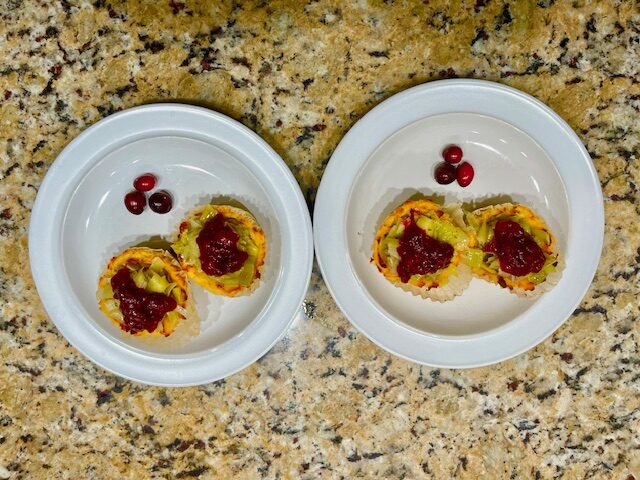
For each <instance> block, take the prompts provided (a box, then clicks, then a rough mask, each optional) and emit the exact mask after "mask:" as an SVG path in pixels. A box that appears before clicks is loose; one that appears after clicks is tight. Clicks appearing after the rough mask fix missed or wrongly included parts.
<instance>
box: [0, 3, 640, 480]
mask: <svg viewBox="0 0 640 480" xmlns="http://www.w3.org/2000/svg"><path fill="white" fill-rule="evenodd" d="M0 17H1V18H0V59H1V63H0V358H1V361H0V478H12V479H18V478H24V479H53V478H73V479H76V478H91V479H103V478H104V479H106V478H203V479H204V478H231V477H233V478H238V479H241V478H247V479H253V478H273V479H276V478H281V479H298V478H300V479H315V478H335V479H339V478H376V479H378V478H390V479H400V478H407V479H409V478H445V479H448V478H470V479H471V478H486V479H497V478H567V479H574V478H576V479H577V478H580V479H582V478H615V479H634V478H640V438H639V434H638V432H639V431H640V395H639V394H640V352H639V349H638V331H639V330H638V314H639V309H638V298H637V296H638V294H639V293H640V277H639V275H640V273H639V272H640V231H639V227H638V221H639V220H640V198H639V195H640V194H639V191H638V185H640V165H639V162H640V84H639V83H638V81H639V76H640V72H639V68H640V7H639V5H638V3H637V2H635V1H615V2H614V1H607V2H589V1H585V0H575V1H572V2H566V1H560V0H555V1H554V0H540V1H538V2H535V1H511V2H503V1H499V0H473V1H466V2H449V3H448V2H445V1H424V2H410V1H404V2H403V1H399V0H398V1H394V0H388V1H385V2H379V1H374V0H371V1H366V0H360V1H358V2H335V1H331V0H327V1H324V0H321V1H310V2H296V1H290V2H233V3H232V2H219V3H216V2H206V1H200V2H197V1H194V0H160V1H158V2H152V1H147V2H144V1H141V0H140V1H118V0H112V1H105V0H93V1H90V0H85V1H76V0H59V1H56V2H54V1H51V2H46V1H40V0H32V1H28V0H4V1H3V2H1V4H0ZM455 76H460V77H473V78H484V79H489V80H496V81H500V82H504V83H506V84H509V85H513V86H515V87H518V88H521V89H523V90H525V91H527V92H529V93H531V94H533V95H535V96H536V97H538V98H540V99H541V100H542V101H544V102H546V103H547V104H549V105H550V106H551V107H553V108H554V109H556V111H557V112H558V113H560V115H562V116H563V117H564V118H565V119H566V120H567V121H568V122H569V123H570V124H571V125H572V127H573V128H574V129H575V130H576V131H577V132H578V134H579V135H580V137H581V138H582V140H583V141H584V143H585V144H586V146H587V148H588V149H589V151H590V153H591V155H592V157H593V159H594V162H595V165H596V167H597V169H598V173H599V175H600V178H601V181H602V186H603V190H604V193H605V198H606V199H605V210H606V220H607V222H606V223H607V226H606V244H605V250H604V256H603V258H602V261H601V263H600V267H599V270H598V274H597V277H596V279H595V281H594V284H593V286H592V288H591V290H590V291H589V293H588V295H587V297H586V298H585V300H584V302H583V303H582V305H581V307H580V308H579V309H578V310H577V311H576V312H575V314H574V315H573V317H572V318H571V319H570V320H569V321H568V322H567V323H566V324H565V325H564V326H563V327H562V328H561V329H560V330H559V331H557V332H556V333H555V334H554V335H553V336H552V337H551V338H549V339H548V340H547V341H545V342H544V343H543V344H542V345H540V346H538V347H537V348H535V349H533V350H531V351H529V352H528V353H526V354H524V355H521V356H519V357H517V358H516V359H513V360H511V361H508V362H505V363H503V364H501V365H498V366H493V367H489V368H482V369H476V370H470V371H448V370H434V369H430V368H426V367H420V366H417V365H413V364H411V363H408V362H406V361H403V360H400V359H398V358H395V357H393V356H390V355H389V354H387V353H386V352H384V351H382V350H380V349H379V348H377V347H376V346H374V345H372V344H371V343H370V342H369V341H368V340H367V339H365V338H364V337H363V336H362V335H361V334H359V333H357V332H356V331H355V330H354V329H353V328H352V327H351V326H350V324H349V323H348V322H347V321H346V320H345V319H344V317H343V316H342V315H341V314H340V312H339V311H338V310H337V308H336V306H335V305H334V303H333V302H332V300H331V299H330V297H329V296H328V293H327V290H326V288H325V286H324V285H323V283H322V280H321V278H320V277H319V276H318V275H314V277H313V279H312V284H311V286H310V289H309V294H308V298H307V301H306V304H305V312H306V318H305V319H304V320H301V321H299V322H298V323H296V324H295V325H294V328H293V329H292V330H291V331H290V332H289V334H288V336H287V337H286V338H285V339H284V340H283V341H281V342H280V343H279V344H278V345H277V346H276V347H275V348H274V349H273V350H272V351H271V352H270V353H269V354H268V355H266V356H265V357H264V358H263V359H261V360H260V361H259V362H258V363H257V364H255V365H253V366H252V367H250V368H248V369H246V370H245V371H243V372H241V373H239V374H236V375H234V376H232V377H230V378H228V379H227V380H226V381H220V382H217V383H214V384H210V385H205V386H202V387H198V388H187V389H164V388H153V387H146V386H142V385H139V384H135V383H131V382H127V381H124V380H120V379H118V378H116V377H114V376H113V375H111V374H108V373H106V372H105V371H103V370H102V369H100V368H99V367H96V366H94V365H93V364H92V363H90V362H89V361H88V360H86V359H85V358H83V357H82V356H81V355H80V354H79V353H77V352H76V351H75V350H74V349H73V348H71V347H70V346H69V345H68V344H67V343H66V341H65V340H64V339H63V338H61V336H60V335H59V334H58V332H57V330H56V328H55V327H54V326H53V324H52V323H51V322H50V321H49V320H48V319H47V317H46V315H45V313H44V311H43V309H42V307H41V306H40V304H39V301H38V298H37V295H36V293H35V289H34V286H33V283H32V280H31V277H30V275H29V267H28V255H27V227H28V222H29V212H30V208H31V206H32V204H33V200H34V197H35V195H36V192H37V189H38V186H39V184H40V182H41V181H42V178H43V176H44V174H45V173H46V170H47V168H48V166H49V165H50V164H51V162H52V161H53V160H54V159H55V157H56V155H57V154H58V153H59V152H60V150H61V149H62V148H63V147H64V145H65V144H67V143H68V142H69V141H70V140H71V139H72V138H73V137H74V136H75V135H77V134H78V133H79V132H81V131H82V130H83V129H84V128H86V127H87V126H88V125H90V124H92V123H93V122H95V121H97V120H99V119H100V118H102V117H104V116H106V115H109V114H110V113H112V112H114V111H116V110H119V109H122V108H127V107H130V106H134V105H139V104H143V103H148V102H155V101H163V100H178V101H185V102H191V103H197V104H200V105H205V106H209V107H211V108H213V109H216V110H219V111H222V112H225V113H227V114H229V115H231V116H232V117H234V118H236V119H239V120H241V121H242V122H244V123H245V124H246V125H248V126H249V127H250V128H252V129H254V130H256V131H257V132H258V133H259V134H260V135H262V136H263V137H264V138H265V139H266V140H267V141H268V142H269V143H270V144H271V145H273V147H274V148H275V149H276V150H277V151H278V152H279V153H280V154H281V155H282V156H283V157H284V159H285V160H286V162H287V163H288V164H289V166H290V167H291V168H292V170H293V172H294V173H295V175H296V177H297V179H298V180H299V182H300V184H301V186H302V188H303V191H304V192H305V194H306V195H307V197H308V199H309V202H310V204H312V202H313V196H314V191H315V188H316V187H317V185H318V182H319V179H320V176H321V173H322V170H323V168H324V166H325V164H326V162H327V159H328V158H329V156H330V154H331V151H332V149H333V148H335V146H336V144H337V143H338V141H339V140H340V138H341V137H342V135H343V134H344V133H345V132H346V131H347V129H348V128H349V127H350V126H351V125H352V124H353V123H354V122H355V121H356V120H357V119H358V118H359V117H360V116H361V115H362V114H364V113H365V112H366V111H368V110H369V109H370V108H371V107H373V106H374V105H375V104H377V103H378V102H380V101H381V100H383V99H384V98H387V97H389V96H390V95H392V94H393V93H395V92H398V91H401V90H403V89H405V88H407V87H410V86H412V85H416V84H419V83H422V82H425V81H429V80H432V79H438V78H444V77H455Z"/></svg>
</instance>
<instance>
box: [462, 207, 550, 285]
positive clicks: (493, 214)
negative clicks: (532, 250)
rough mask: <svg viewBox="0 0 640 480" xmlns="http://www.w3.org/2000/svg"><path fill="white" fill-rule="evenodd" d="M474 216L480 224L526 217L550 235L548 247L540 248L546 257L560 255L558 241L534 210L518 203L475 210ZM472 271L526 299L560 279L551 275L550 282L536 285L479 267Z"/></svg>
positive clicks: (546, 281)
mask: <svg viewBox="0 0 640 480" xmlns="http://www.w3.org/2000/svg"><path fill="white" fill-rule="evenodd" d="M472 214H473V215H474V216H475V217H476V218H477V219H478V221H479V223H483V222H489V221H492V220H495V219H498V218H501V217H512V216H516V215H518V216H522V217H526V218H527V220H528V222H529V223H530V224H531V226H532V227H534V228H537V229H540V230H543V231H545V232H546V233H548V234H549V238H550V242H549V243H548V244H546V245H540V248H542V250H543V252H544V253H545V254H546V255H556V256H558V253H557V251H556V239H555V237H554V235H553V233H552V232H551V230H550V229H549V227H548V226H547V225H546V223H545V222H544V221H543V220H542V219H541V218H540V217H539V216H538V215H537V214H536V213H535V212H534V211H533V210H531V209H530V208H528V207H525V206H524V205H520V204H517V203H501V204H498V205H490V206H488V207H483V208H479V209H477V210H474V211H473V212H472ZM471 230H472V229H471ZM471 234H472V235H475V232H472V233H471ZM482 246H483V245H479V247H480V248H482ZM558 261H559V264H558V272H559V271H560V269H561V267H562V263H561V259H559V260H558ZM471 270H472V272H473V274H474V275H475V276H477V277H480V278H482V279H484V280H486V281H488V282H490V283H494V284H496V285H499V286H501V287H502V288H508V289H509V290H511V291H512V292H513V293H515V294H516V295H519V296H526V297H534V296H538V295H540V294H541V293H543V292H545V291H547V290H548V289H549V288H547V285H546V284H551V286H553V284H555V283H556V282H557V281H558V277H559V275H555V274H551V275H549V278H548V280H545V282H542V283H541V284H538V285H536V284H535V283H533V282H531V281H529V280H528V279H526V278H523V277H515V276H513V275H509V274H507V273H500V272H499V273H497V274H495V273H492V272H488V271H486V270H485V269H482V268H477V267H475V268H474V267H472V268H471Z"/></svg>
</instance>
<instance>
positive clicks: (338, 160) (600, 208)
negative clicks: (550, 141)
mask: <svg viewBox="0 0 640 480" xmlns="http://www.w3.org/2000/svg"><path fill="white" fill-rule="evenodd" d="M442 89H448V90H450V91H455V92H456V94H457V95H464V94H465V93H469V91H470V90H469V89H471V90H472V91H473V92H474V93H475V95H478V93H479V92H482V93H484V92H489V94H491V95H498V96H502V97H504V98H509V97H511V99H513V98H514V97H515V98H516V99H517V100H518V101H520V102H521V103H522V105H523V106H525V105H526V107H527V108H531V109H534V110H536V109H537V110H538V111H539V112H540V113H541V114H542V115H543V116H544V117H546V118H545V121H550V122H554V123H555V124H556V126H557V127H558V128H559V129H560V130H561V132H562V135H563V136H565V138H566V140H567V141H568V142H570V144H571V148H573V149H574V150H575V151H576V153H579V158H576V162H578V161H580V162H582V163H583V165H582V166H581V168H585V169H586V170H585V173H586V175H587V176H588V179H589V180H590V182H591V183H590V184H589V185H588V188H589V189H591V188H593V190H594V192H593V193H595V200H594V204H596V205H597V207H596V209H595V212H594V215H595V220H594V221H593V222H592V223H595V226H596V227H597V231H595V232H593V235H592V239H593V247H594V248H593V250H594V252H597V256H594V257H593V258H592V259H591V262H590V263H591V264H590V265H589V275H587V276H588V279H589V281H588V282H584V285H581V288H579V289H578V290H576V294H575V295H574V297H579V298H577V300H576V301H575V305H572V307H571V309H570V310H569V309H567V308H565V309H564V310H567V311H568V313H567V314H566V315H565V314H562V315H560V317H563V318H561V320H559V321H555V322H553V324H552V325H550V326H549V328H546V329H544V330H542V331H540V332H538V335H537V336H536V337H535V338H534V339H532V341H530V342H528V344H527V345H525V346H522V347H520V348H516V349H512V350H511V351H509V352H507V353H503V354H499V355H494V354H491V355H486V356H485V358H484V359H479V360H476V361H469V360H466V361H464V362H459V361H455V359H454V360H453V361H452V360H451V359H447V360H439V361H438V360H434V359H433V358H429V359H428V360H425V359H424V358H416V356H415V355H411V354H407V353H406V352H405V351H403V350H402V348H398V343H399V341H398V339H397V338H394V336H393V335H391V333H398V334H402V336H403V337H404V339H405V340H406V339H410V340H411V341H415V342H416V343H417V344H419V345H420V346H421V347H423V350H424V349H431V351H435V352H437V353H436V356H437V355H442V354H443V353H448V352H451V351H452V348H461V347H462V348H469V347H473V346H474V344H479V343H481V342H482V341H484V340H486V339H487V338H493V339H494V341H495V338H496V337H500V336H504V335H505V334H509V333H511V330H512V329H513V325H512V328H511V330H510V329H504V330H503V329H498V330H491V331H488V332H486V334H480V335H477V336H472V337H462V338H447V337H444V338H443V337H437V336H430V335H419V337H421V338H417V337H418V334H416V333H415V332H412V331H411V330H409V329H406V327H405V326H404V325H403V324H400V323H397V322H395V321H394V320H393V319H391V318H389V316H388V315H387V314H386V312H384V311H381V310H380V309H379V308H378V307H377V305H375V304H373V303H370V302H361V297H360V296H358V297H357V298H356V295H351V296H350V297H347V295H346V294H345V293H344V292H345V291H346V290H348V288H347V286H349V287H353V286H354V285H355V286H357V288H358V289H361V287H360V280H359V279H358V278H357V276H356V275H355V272H353V270H352V269H351V268H347V269H345V268H342V267H341V266H340V265H339V264H338V263H337V262H336V261H333V260H332V259H331V257H330V252H329V250H330V249H334V250H335V249H336V248H339V249H341V248H340V247H342V246H344V249H343V250H342V249H341V250H342V251H341V252H340V255H344V256H345V257H346V258H344V261H343V263H345V264H347V265H349V264H350V263H349V262H350V259H349V258H348V249H347V240H346V228H342V227H340V231H339V232H336V227H331V226H330V223H329V220H330V210H331V211H333V212H334V213H335V211H336V206H335V202H336V201H338V200H340V201H341V200H343V199H344V200H345V204H344V205H342V209H338V210H339V211H341V213H340V218H339V219H336V218H335V214H334V215H333V218H331V221H332V222H334V225H335V224H339V225H343V223H344V222H343V221H344V219H345V218H346V215H345V214H344V213H342V211H344V210H345V207H346V205H347V203H346V202H347V201H348V200H349V198H350V192H351V190H352V187H353V182H354V180H355V179H356V178H357V176H358V174H359V172H360V171H361V168H362V167H363V165H364V164H365V163H366V162H367V160H368V159H369V158H370V155H371V153H372V152H373V151H375V150H376V149H377V148H378V147H379V146H380V145H381V144H382V143H383V142H385V141H386V140H387V139H388V138H389V137H391V136H392V135H394V134H395V133H397V132H398V131H399V130H401V129H402V128H405V127H406V126H408V125H410V124H411V123H413V122H415V121H418V120H420V119H423V118H426V117H429V116H434V115H441V114H447V113H475V114H481V115H486V116H490V117H492V118H495V119H498V120H501V121H504V122H507V123H509V124H510V125H512V126H513V127H515V128H516V129H519V130H521V131H523V132H524V133H525V134H527V135H528V136H529V137H530V138H531V139H532V140H534V141H535V142H536V143H538V144H539V145H540V146H541V147H542V148H543V149H545V151H547V149H546V148H544V146H543V145H542V143H541V142H540V141H539V139H538V138H537V137H536V136H535V135H532V134H531V133H530V132H529V131H527V129H525V128H522V126H521V125H514V124H513V123H512V122H510V121H509V120H507V119H506V118H504V116H499V115H496V114H495V113H493V112H488V111H487V109H486V108H485V109H480V110H478V109H477V107H476V108H475V109H468V110H466V111H465V110H461V109H460V108H457V107H455V106H454V107H448V106H447V107H444V108H443V107H436V106H433V105H431V106H425V105H423V104H419V105H416V104H415V103H414V104H412V106H415V108H417V109H418V110H419V112H418V113H411V114H410V115H405V114H402V115H401V116H402V117H403V119H401V120H396V119H394V120H390V118H389V117H388V116H387V117H385V122H384V123H385V125H384V127H381V128H379V129H378V130H381V131H382V132H384V133H383V134H384V136H382V137H381V138H380V139H379V140H377V141H373V140H372V141H369V142H368V143H367V141H366V140H365V141H364V142H363V141H362V138H363V130H366V129H368V130H371V129H372V127H375V126H376V125H375V124H376V122H377V121H379V120H380V117H381V115H383V114H387V115H388V114H389V111H390V110H393V109H394V108H396V109H398V108H401V106H402V104H403V102H405V103H406V101H407V100H409V99H411V98H413V99H414V100H415V98H416V97H422V96H425V98H427V100H428V97H429V96H431V95H434V94H437V93H438V91H442ZM427 100H423V102H427ZM483 101H484V100H483ZM434 110H437V111H434ZM407 118H409V120H407ZM380 123H381V122H380ZM554 128H555V126H554ZM367 133H368V135H369V136H372V135H371V133H369V132H367ZM376 133H378V132H376ZM355 142H360V143H361V144H362V143H367V146H366V147H362V146H360V148H359V150H358V152H357V153H356V154H354V153H351V154H350V155H345V152H347V150H348V149H349V148H354V147H353V145H354V143H355ZM374 142H375V143H374ZM369 144H372V145H369ZM360 153H362V156H358V154H360ZM547 154H548V155H549V157H550V158H551V160H552V161H553V162H554V164H555V165H556V167H557V168H559V165H558V163H557V160H556V159H555V158H554V156H553V155H551V154H550V153H549V152H547ZM576 156H577V155H576ZM354 165H355V166H354ZM345 166H348V168H349V172H347V173H346V174H345V171H344V169H345ZM338 169H340V175H341V176H342V177H348V184H347V185H346V188H345V189H344V190H345V191H343V190H342V187H343V185H342V184H340V181H339V180H337V179H336V176H337V171H338ZM352 172H353V175H352ZM562 181H563V183H565V179H564V178H562ZM343 183H344V182H343ZM336 185H338V188H339V189H340V190H339V191H337V188H336ZM565 188H566V185H565ZM336 199H337V200H336ZM567 200H568V202H569V214H570V217H571V211H572V206H571V198H570V195H569V191H567ZM332 202H333V203H332ZM330 205H332V206H333V208H330V207H329V206H330ZM336 220H338V221H336ZM341 220H342V221H341ZM573 223H574V221H573V220H572V222H571V225H570V227H571V226H572V225H573ZM313 226H314V232H313V233H314V245H315V252H316V259H317V262H318V266H319V268H320V271H321V273H322V277H323V279H324V280H325V283H326V285H327V288H328V290H329V292H330V294H331V296H332V297H333V298H334V300H335V302H336V304H337V305H338V307H339V308H340V310H341V311H342V312H343V314H344V315H345V316H346V317H347V319H348V320H349V321H350V322H351V323H352V324H353V325H354V326H355V327H356V328H357V329H358V330H359V331H360V332H362V333H363V334H364V335H365V336H366V337H367V338H369V339H370V340H371V341H372V342H374V343H375V344H376V345H378V346H379V347H381V348H383V349H384V350H386V351H388V352H390V353H392V354H395V355H397V356H399V357H401V358H404V359H406V360H409V361H412V362H416V363H419V364H423V365H427V366H432V367H440V368H475V367H481V366H485V365H492V364H495V363H499V362H502V361H504V360H507V359H510V358H513V357H515V356H517V355H520V354H521V353H523V352H525V351H527V350H529V349H530V348H533V347H534V346H536V345H538V344H539V343H541V342H543V341H544V340H545V339H546V338H547V337H548V336H550V335H551V334H552V333H553V332H554V331H556V330H557V329H558V328H559V327H560V326H561V325H562V324H563V323H564V322H565V321H566V320H567V319H568V318H569V317H570V316H571V313H572V312H573V310H574V309H575V308H576V307H577V306H578V305H579V303H580V302H581V301H582V299H583V298H584V296H585V294H586V292H587V291H588V289H589V287H590V286H591V283H592V281H593V278H594V276H595V273H596V269H597V266H598V262H599V259H600V255H601V252H602V245H603V239H604V205H603V196H602V190H601V187H600V182H599V179H598V176H597V172H596V170H595V166H594V165H593V162H592V160H591V157H590V156H589V154H588V152H587V150H586V148H585V146H584V145H583V144H582V142H581V141H580V139H579V137H578V136H577V134H576V133H575V132H574V131H573V129H572V128H571V127H570V126H569V125H568V124H567V123H566V122H565V121H564V120H563V119H562V118H561V117H560V116H559V115H558V114H557V113H556V112H555V111H553V110H552V109H551V108H550V107H548V106H547V105H545V104H544V103H542V102H541V101H540V100H538V99H536V98H535V97H533V96H531V95H529V94H527V93H525V92H522V91H520V90H518V89H515V88H513V87H509V86H506V85H503V84H500V83H497V82H490V81H486V80H475V79H452V80H438V81H433V82H428V83H424V84H421V85H417V86H414V87H411V88H409V89H407V90H404V91H402V92H399V93H397V94H395V95H393V96H391V97H389V98H388V99H386V100H384V101H383V102H381V103H380V104H378V105H376V106H375V107H374V108H373V109H371V110H370V111H369V112H367V113H366V114H365V115H364V116H363V117H362V118H361V119H359V120H358V121H357V122H356V123H355V124H354V125H353V126H352V127H351V129H350V130H349V131H348V132H347V134H346V135H345V136H344V137H343V139H342V140H341V141H340V143H339V145H338V146H337V147H336V149H335V151H334V152H333V154H332V156H331V159H330V160H329V163H328V165H327V168H326V170H325V172H324V175H323V178H322V181H321V183H320V186H319V188H318V193H317V196H316V203H315V208H314V213H313ZM328 230H331V231H328ZM572 233H573V232H572V228H569V229H568V239H569V240H568V241H567V243H568V245H569V244H570V243H571V242H570V238H571V236H572ZM341 258H342V257H341ZM336 270H340V271H339V272H337V271H336ZM347 270H348V272H347ZM340 276H342V278H340ZM338 283H340V285H337V284H338ZM358 293H363V294H364V296H365V297H366V294H365V293H364V292H358ZM354 298H356V300H354ZM354 302H356V303H357V302H360V305H359V307H360V308H361V309H362V310H366V314H368V315H373V317H374V318H373V319H372V318H371V316H369V317H368V318H367V319H366V321H363V320H362V319H358V318H354V317H357V315H356V314H355V312H354V310H355V308H354ZM570 303H573V302H570ZM538 305H539V302H537V303H536V304H534V305H532V306H531V308H530V309H528V310H527V312H525V315H523V316H524V317H525V318H526V317H527V316H531V315H533V314H534V313H535V312H536V307H537V306H538ZM567 305H568V304H567ZM372 321H374V322H384V324H385V327H390V329H391V330H392V331H389V332H388V333H389V335H387V336H385V337H384V338H382V337H381V335H380V332H379V331H376V332H375V333H372V332H371V331H370V328H371V322H372ZM509 323H511V324H513V323H514V321H513V320H512V321H511V322H509ZM509 323H508V324H509ZM508 324H507V325H508ZM368 327H369V328H368ZM376 328H378V326H377V325H376ZM378 330H379V328H378ZM401 330H402V331H403V332H404V333H401V332H400V331H401ZM402 346H403V345H401V347H402Z"/></svg>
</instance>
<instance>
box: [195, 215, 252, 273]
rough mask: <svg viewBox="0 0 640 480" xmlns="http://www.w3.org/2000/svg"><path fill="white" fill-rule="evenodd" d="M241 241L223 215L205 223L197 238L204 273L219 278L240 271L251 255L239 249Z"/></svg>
mask: <svg viewBox="0 0 640 480" xmlns="http://www.w3.org/2000/svg"><path fill="white" fill-rule="evenodd" d="M239 239H240V236H239V235H238V234H237V233H236V232H235V230H233V228H231V227H230V226H228V225H226V224H225V217H224V215H222V214H221V213H218V214H216V216H215V217H213V218H212V219H211V220H209V221H208V222H207V223H205V224H204V228H203V229H202V230H201V231H200V234H199V235H198V238H196V242H197V243H198V247H200V263H201V264H202V270H203V271H204V273H206V274H207V275H213V276H215V277H219V276H221V275H224V274H226V273H232V272H237V271H238V270H240V269H241V268H242V266H243V265H244V262H246V260H247V258H248V257H249V254H248V253H247V252H243V251H242V250H240V249H239V248H238V240H239Z"/></svg>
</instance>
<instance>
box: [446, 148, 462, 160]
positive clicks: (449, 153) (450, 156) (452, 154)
mask: <svg viewBox="0 0 640 480" xmlns="http://www.w3.org/2000/svg"><path fill="white" fill-rule="evenodd" d="M442 158H444V160H445V162H449V163H458V162H460V160H462V149H461V148H460V147H459V146H457V145H449V146H448V147H447V148H445V149H444V151H443V152H442Z"/></svg>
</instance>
